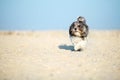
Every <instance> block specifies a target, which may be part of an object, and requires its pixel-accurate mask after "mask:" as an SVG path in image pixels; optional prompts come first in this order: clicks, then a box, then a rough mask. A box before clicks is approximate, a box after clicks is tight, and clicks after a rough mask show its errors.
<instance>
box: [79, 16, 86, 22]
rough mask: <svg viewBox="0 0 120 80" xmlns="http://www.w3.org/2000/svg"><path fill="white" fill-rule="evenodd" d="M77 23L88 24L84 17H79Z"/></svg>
mask: <svg viewBox="0 0 120 80" xmlns="http://www.w3.org/2000/svg"><path fill="white" fill-rule="evenodd" d="M77 21H78V22H83V23H86V20H85V18H84V17H82V16H79V17H78V18H77Z"/></svg>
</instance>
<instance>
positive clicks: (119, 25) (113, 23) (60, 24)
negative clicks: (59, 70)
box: [0, 0, 120, 30]
mask: <svg viewBox="0 0 120 80" xmlns="http://www.w3.org/2000/svg"><path fill="white" fill-rule="evenodd" d="M78 16H83V17H85V18H86V20H87V24H88V25H89V27H90V29H120V0H0V30H53V29H55V30H67V29H69V26H70V25H71V23H72V22H73V21H75V20H76V18H77V17H78Z"/></svg>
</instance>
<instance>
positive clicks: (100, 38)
mask: <svg viewBox="0 0 120 80" xmlns="http://www.w3.org/2000/svg"><path fill="white" fill-rule="evenodd" d="M72 50H73V46H72V44H71V42H70V39H69V35H68V31H11V32H10V31H0V80H120V31H119V30H118V31H116V30H115V31H110V30H106V31H99V30H91V31H90V33H89V36H88V45H87V47H86V49H85V50H83V51H72Z"/></svg>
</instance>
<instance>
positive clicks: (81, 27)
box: [69, 16, 88, 38]
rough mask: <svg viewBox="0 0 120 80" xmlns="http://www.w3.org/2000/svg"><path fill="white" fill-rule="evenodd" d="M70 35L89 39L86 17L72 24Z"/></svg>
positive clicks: (79, 18)
mask: <svg viewBox="0 0 120 80" xmlns="http://www.w3.org/2000/svg"><path fill="white" fill-rule="evenodd" d="M69 34H70V36H76V37H83V38H84V37H87V34H88V26H87V24H86V20H85V18H84V17H81V16H80V17H78V18H77V21H75V22H73V23H72V24H71V26H70V29H69Z"/></svg>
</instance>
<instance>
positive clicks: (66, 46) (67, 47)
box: [58, 44, 74, 51]
mask: <svg viewBox="0 0 120 80" xmlns="http://www.w3.org/2000/svg"><path fill="white" fill-rule="evenodd" d="M58 47H59V49H65V50H71V51H73V50H74V47H73V46H72V45H66V44H62V45H59V46H58Z"/></svg>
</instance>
